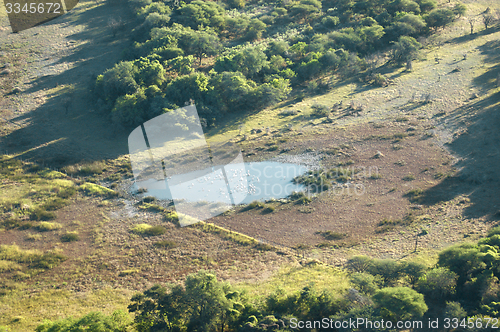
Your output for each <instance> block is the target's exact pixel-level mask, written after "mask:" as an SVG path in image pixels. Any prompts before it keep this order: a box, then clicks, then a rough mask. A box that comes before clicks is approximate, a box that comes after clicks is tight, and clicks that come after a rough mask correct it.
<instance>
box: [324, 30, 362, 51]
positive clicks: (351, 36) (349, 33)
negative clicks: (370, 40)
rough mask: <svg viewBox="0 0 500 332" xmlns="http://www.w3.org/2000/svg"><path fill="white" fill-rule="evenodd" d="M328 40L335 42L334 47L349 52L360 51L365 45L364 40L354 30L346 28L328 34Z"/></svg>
mask: <svg viewBox="0 0 500 332" xmlns="http://www.w3.org/2000/svg"><path fill="white" fill-rule="evenodd" d="M328 38H330V39H331V40H332V41H333V45H332V47H334V48H342V49H346V50H349V51H358V50H359V48H360V46H361V45H362V44H363V40H362V39H361V37H360V36H359V34H357V33H356V32H355V31H354V29H353V28H344V29H341V30H339V31H334V32H331V33H329V34H328Z"/></svg>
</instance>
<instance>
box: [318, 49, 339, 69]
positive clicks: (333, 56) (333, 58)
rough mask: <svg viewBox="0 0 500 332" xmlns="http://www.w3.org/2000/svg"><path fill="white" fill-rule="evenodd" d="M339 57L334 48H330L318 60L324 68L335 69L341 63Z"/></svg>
mask: <svg viewBox="0 0 500 332" xmlns="http://www.w3.org/2000/svg"><path fill="white" fill-rule="evenodd" d="M341 61H342V60H341V58H340V57H339V56H338V55H337V53H335V50H333V49H330V50H328V51H326V52H325V53H324V54H323V56H321V58H320V59H319V62H321V64H322V65H323V67H324V68H325V69H326V70H336V69H337V68H339V66H340V64H341Z"/></svg>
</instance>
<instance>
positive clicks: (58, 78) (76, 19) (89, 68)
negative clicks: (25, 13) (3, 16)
mask: <svg viewBox="0 0 500 332" xmlns="http://www.w3.org/2000/svg"><path fill="white" fill-rule="evenodd" d="M87 3H89V1H82V2H80V5H86V4H87ZM110 15H122V16H123V17H125V19H127V20H128V21H126V22H127V23H126V24H125V25H124V26H123V31H121V32H120V33H118V34H117V35H116V36H113V33H112V31H111V29H110V28H109V27H108V23H107V22H108V20H109V17H110ZM61 20H62V21H63V22H61ZM51 24H62V25H63V26H65V25H66V26H69V27H71V26H76V25H85V26H86V28H85V29H83V30H82V31H80V32H76V33H74V34H73V35H70V36H68V37H67V43H68V44H67V45H68V46H69V45H70V44H71V43H75V42H76V43H77V44H79V45H78V46H76V47H75V49H74V50H72V51H67V50H64V49H63V50H62V53H63V54H62V56H61V57H60V58H59V59H58V60H57V61H56V62H54V63H53V65H57V64H68V65H70V67H69V69H67V70H64V71H62V72H60V73H56V74H53V75H52V74H47V75H44V76H39V77H38V78H36V79H35V80H34V81H33V82H30V87H29V88H28V89H26V90H25V91H23V92H22V93H21V94H20V97H21V98H22V97H23V94H29V93H42V94H45V93H44V91H47V90H50V89H53V88H55V87H58V86H65V88H64V89H61V90H60V91H58V92H56V93H53V94H52V95H46V102H45V103H44V104H42V105H40V106H39V107H38V108H36V109H35V110H33V111H31V112H27V113H24V114H22V115H20V116H18V117H15V118H13V119H11V122H14V123H20V122H27V123H29V124H28V125H26V126H25V127H22V128H20V129H17V130H14V131H13V132H11V133H10V134H9V135H7V136H4V137H1V138H0V149H1V151H2V153H3V152H8V153H10V154H22V158H23V159H27V160H37V161H40V160H43V161H45V162H46V163H49V164H51V165H53V166H62V165H67V164H72V163H76V162H79V161H82V160H99V159H104V158H115V157H118V156H120V155H123V154H126V153H128V149H127V137H128V134H129V130H126V129H124V128H121V127H118V126H113V125H112V124H111V122H110V120H109V118H108V117H107V116H105V115H103V114H99V113H98V112H96V111H95V110H94V106H93V105H94V103H93V100H92V99H93V98H92V93H91V88H92V87H93V85H94V82H95V77H96V76H97V75H99V74H101V73H102V72H103V71H105V70H106V69H107V68H110V67H112V66H113V65H114V64H115V63H116V62H117V61H118V60H120V59H121V55H122V52H123V50H124V49H126V48H127V47H128V46H129V44H130V41H129V38H128V33H127V31H130V29H131V28H132V25H133V17H132V16H131V13H129V12H128V9H127V8H126V7H118V6H111V5H107V4H103V5H99V6H97V7H93V8H90V9H84V10H80V11H78V10H74V11H71V12H69V13H68V14H66V15H64V16H62V17H60V18H59V19H58V20H56V21H52V22H49V23H47V25H51ZM42 31H43V30H42ZM56 56H58V55H56Z"/></svg>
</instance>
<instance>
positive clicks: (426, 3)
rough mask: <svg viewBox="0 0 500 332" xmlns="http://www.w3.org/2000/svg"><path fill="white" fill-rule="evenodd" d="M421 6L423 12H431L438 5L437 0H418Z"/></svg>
mask: <svg viewBox="0 0 500 332" xmlns="http://www.w3.org/2000/svg"><path fill="white" fill-rule="evenodd" d="M416 2H417V3H418V4H419V6H420V10H421V11H422V12H423V13H427V12H430V11H431V10H434V9H435V8H436V7H437V2H436V1H435V0H416Z"/></svg>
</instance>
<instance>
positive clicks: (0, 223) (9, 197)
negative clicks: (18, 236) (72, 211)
mask: <svg viewBox="0 0 500 332" xmlns="http://www.w3.org/2000/svg"><path fill="white" fill-rule="evenodd" d="M65 177H66V176H65V175H64V174H63V173H60V172H57V171H53V170H49V169H45V168H42V167H40V166H38V165H36V164H33V163H26V162H22V161H19V160H16V159H14V158H12V157H9V156H1V157H0V179H2V180H4V179H5V180H9V181H15V182H16V185H15V186H8V187H4V188H2V195H0V216H1V217H0V228H3V229H13V228H19V229H28V228H30V227H31V225H32V224H31V223H30V222H26V221H25V220H26V219H27V217H29V219H31V220H32V221H49V220H52V219H55V218H56V213H55V211H56V210H59V209H61V208H63V207H65V206H66V205H68V204H69V203H70V198H71V197H72V196H74V195H75V193H76V188H75V184H74V182H73V181H72V180H69V179H65Z"/></svg>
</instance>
